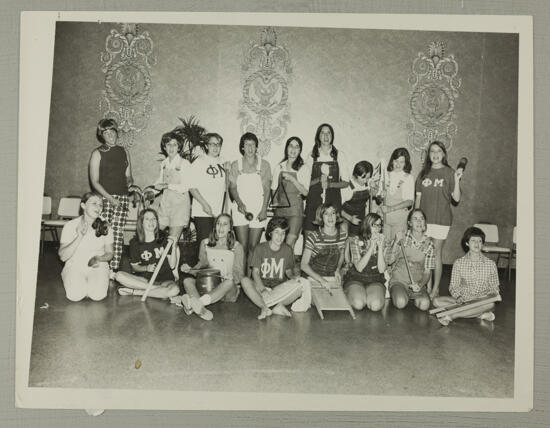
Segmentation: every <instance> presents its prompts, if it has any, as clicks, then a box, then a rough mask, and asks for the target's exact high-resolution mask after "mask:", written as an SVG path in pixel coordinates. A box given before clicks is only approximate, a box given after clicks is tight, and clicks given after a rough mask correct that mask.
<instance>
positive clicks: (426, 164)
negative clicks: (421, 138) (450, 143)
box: [419, 141, 450, 180]
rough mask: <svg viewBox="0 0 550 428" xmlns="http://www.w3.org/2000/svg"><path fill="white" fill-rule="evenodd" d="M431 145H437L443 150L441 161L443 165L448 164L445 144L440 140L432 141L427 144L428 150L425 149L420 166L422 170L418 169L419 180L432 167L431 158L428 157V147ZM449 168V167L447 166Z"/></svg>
mask: <svg viewBox="0 0 550 428" xmlns="http://www.w3.org/2000/svg"><path fill="white" fill-rule="evenodd" d="M433 145H436V146H438V147H439V148H440V149H441V150H442V151H443V161H442V162H441V163H442V164H443V165H445V166H449V162H447V148H446V147H445V144H443V143H442V142H441V141H432V142H431V143H430V145H429V146H428V150H426V158H425V159H424V166H423V167H422V171H420V174H419V176H420V180H422V179H423V178H424V177H426V175H427V174H428V172H430V170H431V169H432V160H431V159H430V149H431V148H432V146H433ZM449 168H450V167H449Z"/></svg>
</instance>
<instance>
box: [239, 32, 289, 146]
mask: <svg viewBox="0 0 550 428" xmlns="http://www.w3.org/2000/svg"><path fill="white" fill-rule="evenodd" d="M242 72H243V79H242V80H243V88H242V99H241V101H240V103H239V119H240V120H241V133H245V132H253V133H254V134H256V136H257V137H258V140H259V142H260V144H259V150H258V152H259V154H260V155H261V156H265V155H267V154H268V153H269V151H270V150H271V146H272V144H273V143H275V144H281V142H282V141H283V138H284V137H285V135H286V131H287V124H288V122H289V121H290V114H289V103H288V84H289V83H290V80H291V74H292V68H291V63H290V55H289V53H288V50H287V49H286V48H285V47H284V46H280V45H277V33H276V32H275V29H274V28H273V27H265V28H264V29H263V30H262V33H261V38H260V43H257V42H253V41H251V42H250V47H249V48H248V50H247V51H246V52H245V55H244V60H243V63H242Z"/></svg>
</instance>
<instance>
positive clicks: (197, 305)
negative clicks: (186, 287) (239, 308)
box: [191, 297, 214, 321]
mask: <svg viewBox="0 0 550 428" xmlns="http://www.w3.org/2000/svg"><path fill="white" fill-rule="evenodd" d="M191 307H192V308H193V312H195V313H196V314H197V315H198V316H199V317H201V318H202V319H203V320H205V321H211V320H212V319H213V318H214V314H213V313H212V312H210V311H209V310H208V309H206V308H205V307H204V305H203V304H202V302H201V301H200V300H199V299H197V298H196V297H191Z"/></svg>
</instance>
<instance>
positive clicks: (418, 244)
mask: <svg viewBox="0 0 550 428" xmlns="http://www.w3.org/2000/svg"><path fill="white" fill-rule="evenodd" d="M407 224H408V227H409V230H408V231H407V233H406V234H405V236H403V233H402V232H398V233H397V234H396V236H395V239H394V242H393V245H392V246H391V247H390V249H389V250H390V253H389V255H388V257H387V262H388V264H391V265H393V266H392V269H391V276H390V284H389V289H390V295H391V299H392V302H393V305H394V306H395V307H396V308H398V309H403V308H404V307H405V306H407V304H408V303H409V299H413V300H414V305H415V306H416V307H417V308H418V309H420V310H421V311H427V310H428V309H429V308H430V297H429V295H428V292H427V290H426V288H427V284H428V281H429V279H430V277H431V273H432V270H433V269H434V268H435V258H434V245H433V243H432V240H431V239H430V238H429V237H428V236H426V216H425V215H424V212H423V211H422V210H420V209H418V208H416V209H414V210H412V211H411V212H410V213H409V216H408V219H407ZM403 250H404V251H405V255H406V257H407V258H406V260H405V258H404V256H403ZM407 261H408V266H409V268H408V269H407ZM409 272H410V276H409Z"/></svg>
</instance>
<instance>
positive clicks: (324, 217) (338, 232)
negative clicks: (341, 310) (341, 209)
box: [300, 202, 348, 288]
mask: <svg viewBox="0 0 550 428" xmlns="http://www.w3.org/2000/svg"><path fill="white" fill-rule="evenodd" d="M340 222H341V219H340V215H339V213H338V211H337V210H336V207H335V206H334V204H333V203H331V202H328V203H325V204H322V205H320V206H319V207H318V208H317V212H316V219H315V224H316V225H317V230H313V231H311V232H310V233H308V234H307V235H306V242H305V245H304V252H303V254H302V260H301V263H300V267H301V268H302V271H303V272H304V273H305V274H307V275H308V277H309V278H310V279H313V280H314V281H316V282H319V283H320V284H321V285H322V286H323V287H325V288H329V287H330V285H331V283H336V284H338V285H340V284H341V283H342V266H343V264H344V248H345V246H346V239H347V237H348V234H347V232H346V231H345V230H342V228H340V227H338V224H339V223H340Z"/></svg>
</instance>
